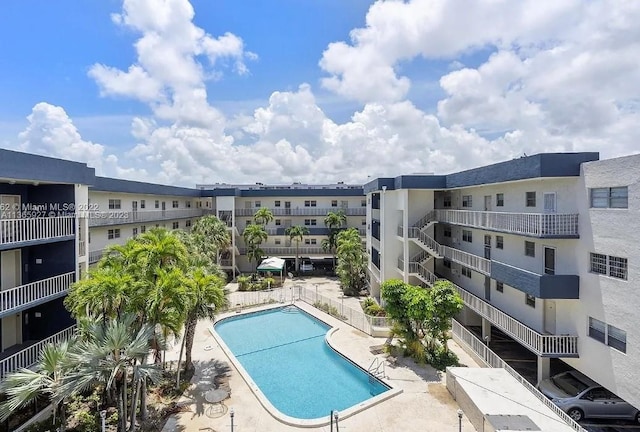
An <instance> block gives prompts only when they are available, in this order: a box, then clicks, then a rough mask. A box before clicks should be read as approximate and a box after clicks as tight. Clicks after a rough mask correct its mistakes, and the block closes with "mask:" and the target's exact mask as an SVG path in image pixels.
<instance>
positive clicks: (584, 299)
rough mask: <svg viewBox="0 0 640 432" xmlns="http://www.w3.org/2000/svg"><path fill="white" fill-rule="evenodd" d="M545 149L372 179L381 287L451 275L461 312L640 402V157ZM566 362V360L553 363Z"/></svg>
mask: <svg viewBox="0 0 640 432" xmlns="http://www.w3.org/2000/svg"><path fill="white" fill-rule="evenodd" d="M598 159H599V156H598V154H597V153H564V154H539V155H534V156H529V157H522V158H519V159H514V160H511V161H506V162H502V163H498V164H494V165H490V166H485V167H481V168H476V169H472V170H468V171H463V172H459V173H454V174H450V175H429V176H424V175H416V176H401V177H396V178H378V179H376V180H374V181H372V182H370V183H368V184H366V185H365V187H364V191H365V193H366V195H367V215H368V216H367V218H368V222H367V223H368V224H369V223H370V224H371V230H370V232H368V233H367V249H368V250H369V252H370V253H369V256H370V262H369V272H370V275H371V287H372V294H373V295H374V296H377V297H379V296H380V290H379V288H380V284H381V283H382V282H384V281H385V280H388V279H394V278H396V279H402V280H404V281H405V282H408V283H412V284H414V285H422V286H425V287H428V286H429V285H431V284H433V283H434V282H435V281H436V280H437V279H438V278H445V279H448V280H450V281H452V282H453V283H454V284H455V285H456V287H457V290H458V292H459V293H460V295H461V297H462V299H463V300H464V304H465V308H464V310H463V311H462V312H461V313H460V314H459V316H458V317H457V320H458V321H459V322H460V323H462V324H463V325H465V326H467V327H468V328H473V329H476V331H479V332H480V333H481V336H482V338H483V339H484V341H485V342H487V343H489V344H491V337H492V334H493V333H495V329H498V330H499V331H500V334H501V335H506V336H507V337H508V338H510V339H512V340H514V341H516V342H518V343H519V344H520V345H521V346H523V347H525V348H526V349H527V350H529V351H530V352H531V353H532V354H533V355H535V358H536V362H537V375H538V380H540V379H543V378H545V377H547V376H548V375H549V372H550V362H551V359H559V360H560V361H562V362H564V364H566V365H568V366H570V367H573V368H575V369H578V370H580V371H581V372H583V373H584V374H586V375H588V376H590V377H591V378H592V379H594V380H595V381H597V382H599V383H600V384H601V385H603V386H605V387H606V388H608V389H609V390H611V391H612V392H614V393H616V394H618V395H619V396H621V397H622V398H624V399H626V400H627V401H629V402H630V403H632V404H634V405H635V406H637V407H640V390H639V389H638V387H637V385H636V381H637V379H634V378H637V370H638V369H640V331H639V330H638V325H637V323H636V322H635V321H636V318H635V317H636V311H637V310H638V309H639V307H640V298H639V296H638V295H637V293H636V292H634V290H635V288H636V287H637V286H638V282H640V268H639V267H638V263H637V262H636V259H635V258H636V257H637V256H638V251H639V249H640V246H638V245H639V244H640V233H639V232H638V229H637V227H638V220H640V219H639V218H638V217H639V216H640V184H639V182H640V155H635V156H628V157H623V158H618V159H611V160H603V161H600V160H598ZM554 361H557V360H554Z"/></svg>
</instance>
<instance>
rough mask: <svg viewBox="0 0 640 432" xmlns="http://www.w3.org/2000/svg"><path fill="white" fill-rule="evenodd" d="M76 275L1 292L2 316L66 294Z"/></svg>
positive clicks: (64, 275) (49, 279)
mask: <svg viewBox="0 0 640 432" xmlns="http://www.w3.org/2000/svg"><path fill="white" fill-rule="evenodd" d="M74 276H75V273H74V272H70V273H64V274H61V275H58V276H54V277H50V278H48V279H43V280H39V281H36V282H31V283H28V284H25V285H20V286H17V287H14V288H9V289H7V290H3V291H0V314H5V313H6V312H10V311H17V310H22V309H25V308H26V307H27V306H29V305H30V304H33V303H36V302H39V301H41V300H44V299H46V298H49V297H54V296H57V295H60V294H62V293H64V292H66V291H67V290H68V289H69V285H70V284H71V283H72V282H73V280H74Z"/></svg>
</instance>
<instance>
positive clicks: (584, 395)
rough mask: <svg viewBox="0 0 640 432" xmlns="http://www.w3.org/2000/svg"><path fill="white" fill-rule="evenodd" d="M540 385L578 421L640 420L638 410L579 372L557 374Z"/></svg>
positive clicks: (559, 405) (544, 391) (541, 389)
mask: <svg viewBox="0 0 640 432" xmlns="http://www.w3.org/2000/svg"><path fill="white" fill-rule="evenodd" d="M538 388H539V389H540V391H541V392H542V393H543V394H544V395H545V396H547V397H548V398H549V399H551V401H552V402H553V403H554V404H556V405H557V406H558V407H559V408H560V409H562V410H563V411H564V412H566V413H567V414H569V416H570V417H571V418H572V419H574V420H575V421H580V420H582V419H585V418H607V419H624V420H633V421H635V422H637V423H640V412H639V411H638V409H636V408H635V407H634V406H632V405H631V404H629V403H627V402H625V401H624V400H622V399H620V398H619V397H618V396H616V395H614V394H613V393H611V392H610V391H609V390H607V389H606V388H604V387H602V386H601V385H600V384H598V383H596V382H595V381H593V380H592V379H590V378H589V377H587V376H586V375H584V374H582V373H580V372H578V371H569V372H563V373H561V374H558V375H554V376H552V377H551V378H549V379H546V380H543V381H542V382H540V384H539V385H538Z"/></svg>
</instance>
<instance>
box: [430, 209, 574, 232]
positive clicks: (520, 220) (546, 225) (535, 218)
mask: <svg viewBox="0 0 640 432" xmlns="http://www.w3.org/2000/svg"><path fill="white" fill-rule="evenodd" d="M435 218H436V219H437V220H438V222H445V223H449V224H453V225H462V226H468V227H474V228H480V229H486V230H490V231H498V232H504V233H510V234H520V235H525V236H529V237H539V238H578V237H579V234H578V215H577V214H555V213H551V214H542V213H505V212H502V213H501V212H486V211H467V210H436V211H435Z"/></svg>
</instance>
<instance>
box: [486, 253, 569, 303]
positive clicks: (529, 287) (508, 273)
mask: <svg viewBox="0 0 640 432" xmlns="http://www.w3.org/2000/svg"><path fill="white" fill-rule="evenodd" d="M491 264H492V265H491V278H492V279H495V280H497V281H500V282H503V283H505V284H507V285H509V286H512V287H513V288H515V289H517V290H520V291H522V292H525V293H527V294H529V295H532V296H534V297H537V298H542V299H577V298H580V296H579V294H580V277H579V276H578V275H548V274H544V275H539V274H537V273H533V272H530V271H527V270H523V269H520V268H517V267H513V266H510V265H508V264H504V263H501V262H498V261H492V262H491Z"/></svg>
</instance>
